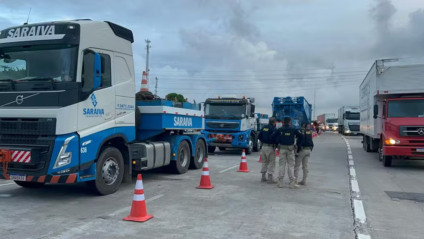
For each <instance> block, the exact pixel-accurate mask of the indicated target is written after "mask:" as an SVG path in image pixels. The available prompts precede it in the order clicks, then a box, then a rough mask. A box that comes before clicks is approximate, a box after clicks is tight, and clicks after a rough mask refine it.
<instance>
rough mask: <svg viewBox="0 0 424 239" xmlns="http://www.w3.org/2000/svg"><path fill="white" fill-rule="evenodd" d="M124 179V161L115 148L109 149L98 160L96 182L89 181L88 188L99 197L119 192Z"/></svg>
mask: <svg viewBox="0 0 424 239" xmlns="http://www.w3.org/2000/svg"><path fill="white" fill-rule="evenodd" d="M123 178H124V159H123V157H122V154H121V152H120V151H119V150H118V149H117V148H115V147H107V148H105V149H104V150H103V152H102V153H101V154H100V157H99V159H98V160H97V175H96V180H93V181H89V182H87V183H88V186H89V187H90V188H91V190H92V191H93V192H95V193H97V194H99V195H107V194H111V193H114V192H116V191H118V189H119V186H120V185H121V183H122V179H123Z"/></svg>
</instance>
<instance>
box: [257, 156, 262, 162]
mask: <svg viewBox="0 0 424 239" xmlns="http://www.w3.org/2000/svg"><path fill="white" fill-rule="evenodd" d="M258 163H262V154H260V155H259V160H258Z"/></svg>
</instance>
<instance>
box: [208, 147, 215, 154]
mask: <svg viewBox="0 0 424 239" xmlns="http://www.w3.org/2000/svg"><path fill="white" fill-rule="evenodd" d="M215 150H216V147H215V146H208V152H209V153H215Z"/></svg>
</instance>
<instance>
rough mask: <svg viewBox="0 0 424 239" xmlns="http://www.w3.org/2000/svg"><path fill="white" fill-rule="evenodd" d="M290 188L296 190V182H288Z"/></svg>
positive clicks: (297, 186)
mask: <svg viewBox="0 0 424 239" xmlns="http://www.w3.org/2000/svg"><path fill="white" fill-rule="evenodd" d="M290 188H291V189H296V188H299V185H297V184H296V181H294V180H293V181H291V182H290Z"/></svg>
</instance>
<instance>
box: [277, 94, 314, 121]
mask: <svg viewBox="0 0 424 239" xmlns="http://www.w3.org/2000/svg"><path fill="white" fill-rule="evenodd" d="M311 115H312V106H311V104H309V103H308V101H307V100H306V99H305V98H304V97H303V96H300V97H274V100H273V102H272V116H273V117H275V118H276V119H277V121H279V122H282V121H283V120H284V117H290V118H291V119H292V126H293V127H295V128H297V129H300V127H301V126H302V124H305V123H310V122H311Z"/></svg>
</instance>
